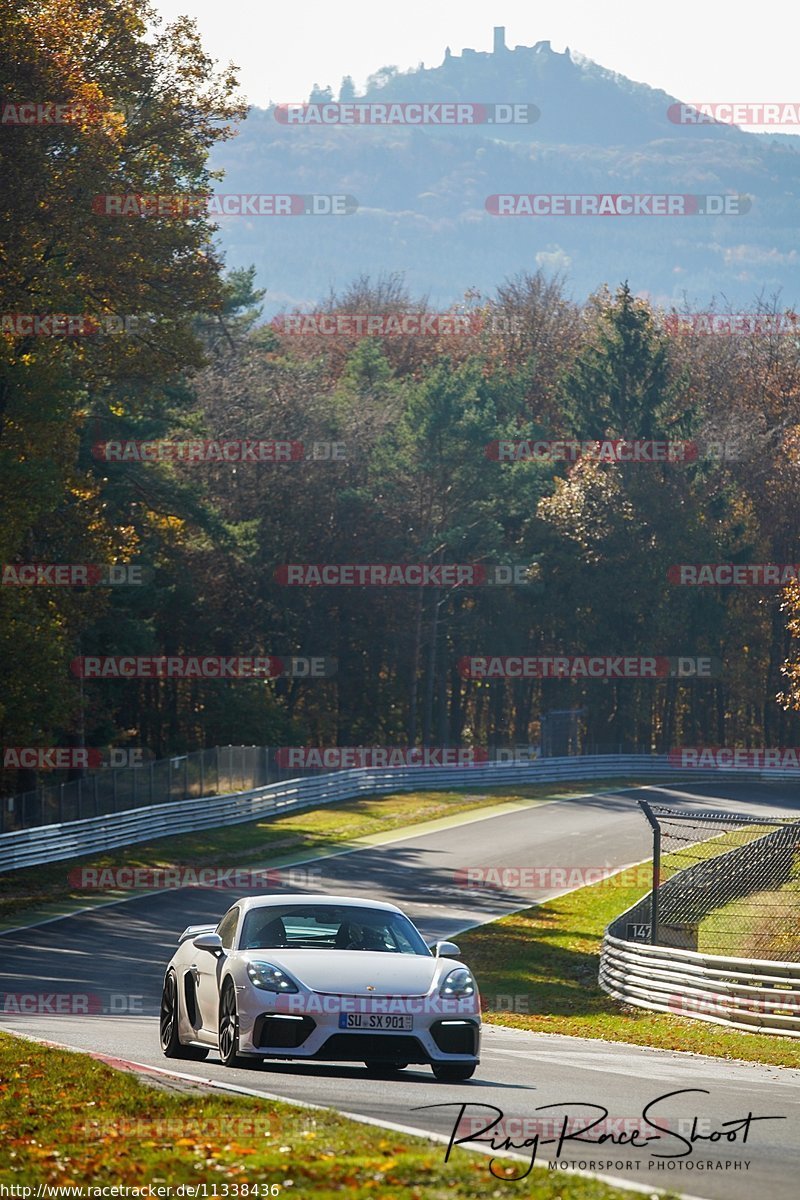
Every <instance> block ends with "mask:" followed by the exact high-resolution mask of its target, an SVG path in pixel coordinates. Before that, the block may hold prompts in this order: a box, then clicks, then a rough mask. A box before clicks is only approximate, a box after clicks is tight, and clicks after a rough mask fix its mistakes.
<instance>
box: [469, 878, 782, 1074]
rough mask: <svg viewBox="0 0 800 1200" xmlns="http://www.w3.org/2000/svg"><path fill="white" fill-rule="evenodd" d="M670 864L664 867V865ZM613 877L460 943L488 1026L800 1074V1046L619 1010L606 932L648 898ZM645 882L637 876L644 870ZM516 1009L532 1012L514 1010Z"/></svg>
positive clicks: (635, 886) (637, 885)
mask: <svg viewBox="0 0 800 1200" xmlns="http://www.w3.org/2000/svg"><path fill="white" fill-rule="evenodd" d="M665 861H666V860H665ZM629 875H630V872H622V874H621V875H620V876H610V877H609V878H608V879H606V880H603V881H602V882H600V883H596V884H594V885H592V886H591V887H584V888H580V889H579V890H578V891H575V892H571V893H570V894H569V895H567V896H562V897H561V898H560V899H558V900H550V901H548V902H547V903H546V904H542V905H541V906H538V907H536V908H529V909H526V910H525V911H523V912H519V913H514V914H513V915H512V916H509V917H503V918H501V919H500V920H499V921H493V922H492V923H491V924H489V925H484V926H481V927H480V928H477V929H473V930H470V931H469V932H468V933H463V934H462V933H460V934H459V935H458V944H459V946H460V947H461V950H462V952H463V955H464V959H465V961H466V962H468V963H469V965H470V966H471V967H472V968H473V969H474V971H475V973H476V975H477V977H478V981H479V984H480V988H481V996H482V997H483V1000H484V1003H485V1004H486V1005H487V1007H486V1010H485V1011H484V1014H483V1015H484V1019H485V1020H488V1021H493V1022H496V1023H497V1024H499V1025H511V1026H514V1027H515V1028H518V1029H532V1030H535V1031H537V1032H539V1033H562V1034H569V1035H571V1036H573V1037H587V1038H604V1039H606V1040H607V1041H611V1042H630V1043H633V1044H634V1045H638V1046H654V1047H657V1048H659V1049H663V1050H689V1051H693V1052H694V1053H696V1054H708V1055H713V1056H714V1057H715V1058H731V1059H734V1058H735V1059H744V1060H746V1061H748V1062H760V1063H772V1064H775V1065H777V1066H784V1067H798V1066H800V1043H799V1042H798V1041H795V1040H793V1039H790V1038H783V1037H776V1036H775V1035H770V1034H764V1033H744V1032H739V1031H738V1030H736V1029H726V1028H725V1027H724V1026H722V1025H715V1024H713V1023H712V1022H708V1021H697V1020H693V1019H692V1018H688V1017H679V1016H672V1015H670V1014H667V1013H651V1012H648V1011H647V1010H646V1009H641V1008H634V1007H633V1006H631V1005H626V1004H621V1003H620V1002H619V1001H617V1000H614V999H613V998H612V997H611V996H608V995H607V994H606V993H605V992H604V991H603V990H602V988H601V987H600V985H599V984H598V982H597V972H598V965H599V955H600V947H601V943H602V940H603V931H604V929H605V928H606V926H607V925H608V924H610V922H611V921H613V920H614V918H615V917H617V916H619V915H620V913H622V912H624V911H625V910H626V909H628V908H630V906H631V905H632V904H634V903H635V902H636V901H637V900H638V899H640V898H641V896H642V895H643V894H646V892H647V891H648V890H649V889H647V888H643V887H642V884H641V882H638V881H637V880H634V881H633V882H632V883H627V881H626V879H627V877H629ZM637 876H638V872H637ZM508 1004H511V1005H512V1006H516V1008H517V1009H518V1010H519V1009H527V1011H509V1010H508V1009H507V1008H505V1007H503V1006H504V1005H508Z"/></svg>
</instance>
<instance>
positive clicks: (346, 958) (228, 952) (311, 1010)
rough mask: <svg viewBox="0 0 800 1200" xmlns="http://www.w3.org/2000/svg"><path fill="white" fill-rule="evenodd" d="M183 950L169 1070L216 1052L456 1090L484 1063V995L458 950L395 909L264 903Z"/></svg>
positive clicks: (249, 906)
mask: <svg viewBox="0 0 800 1200" xmlns="http://www.w3.org/2000/svg"><path fill="white" fill-rule="evenodd" d="M178 941H179V945H178V949H177V950H176V952H175V954H174V955H173V957H172V960H171V962H170V963H169V965H168V967H167V970H166V974H165V976H164V990H163V993H162V998H161V1022H160V1033H161V1049H162V1050H163V1052H164V1054H165V1055H166V1056H167V1057H168V1058H196V1059H199V1058H205V1057H206V1055H207V1054H208V1052H209V1050H210V1049H214V1050H217V1051H218V1052H219V1056H220V1058H221V1059H222V1062H223V1063H224V1064H225V1065H226V1066H241V1065H243V1064H244V1063H245V1062H247V1061H248V1060H249V1061H252V1059H253V1058H260V1059H264V1058H275V1059H297V1060H312V1061H324V1062H363V1063H364V1064H365V1065H366V1067H367V1070H368V1071H370V1072H371V1073H372V1074H375V1075H381V1076H387V1075H392V1074H393V1073H394V1072H396V1071H400V1070H402V1069H403V1068H404V1067H406V1066H408V1065H409V1064H410V1063H429V1064H430V1065H431V1067H432V1068H433V1073H434V1075H435V1076H436V1078H437V1079H442V1080H450V1081H456V1080H463V1079H469V1078H470V1076H471V1075H472V1074H473V1073H474V1071H475V1068H476V1066H477V1065H478V1062H479V1061H480V1059H479V1050H480V1025H481V1015H480V996H479V994H478V985H477V983H476V982H475V979H474V978H473V976H472V973H471V972H470V971H469V970H468V969H467V967H465V966H463V965H462V964H460V963H458V962H456V961H455V959H454V956H455V955H457V954H458V953H459V949H458V947H457V946H454V945H453V943H452V942H436V943H435V944H434V945H433V946H430V947H429V946H428V945H427V944H426V942H425V941H424V939H423V937H422V935H421V934H420V932H419V930H417V929H416V928H415V926H414V925H412V923H411V921H410V920H409V919H408V917H406V916H405V915H404V914H403V913H402V912H401V911H400V909H399V908H396V907H395V906H394V905H393V904H382V903H379V902H378V901H375V900H357V899H353V898H351V897H348V896H328V895H300V894H298V895H288V894H283V895H281V894H274V895H269V896H253V897H250V898H248V899H245V900H237V901H236V903H235V904H234V905H233V906H232V907H231V908H230V909H228V911H227V913H226V914H225V916H224V917H223V918H222V920H221V921H220V922H219V924H218V925H216V926H214V925H190V926H189V928H188V929H185V930H184V931H183V933H182V934H181V936H180V938H179V939H178Z"/></svg>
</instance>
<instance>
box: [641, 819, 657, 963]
mask: <svg viewBox="0 0 800 1200" xmlns="http://www.w3.org/2000/svg"><path fill="white" fill-rule="evenodd" d="M639 807H640V808H641V810H642V812H643V813H644V815H645V817H646V818H647V823H648V824H649V826H650V828H651V829H652V830H653V886H652V889H651V892H650V944H651V945H652V946H655V945H656V944H657V942H658V889H659V887H660V886H661V826H660V825H659V823H658V821H657V820H656V819H655V817H654V816H653V810H652V809H651V807H650V805H649V804H648V803H647V801H646V800H640V801H639Z"/></svg>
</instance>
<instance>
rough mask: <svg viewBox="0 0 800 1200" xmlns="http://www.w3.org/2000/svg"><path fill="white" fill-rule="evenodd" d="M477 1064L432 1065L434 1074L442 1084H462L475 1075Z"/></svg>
mask: <svg viewBox="0 0 800 1200" xmlns="http://www.w3.org/2000/svg"><path fill="white" fill-rule="evenodd" d="M477 1065H478V1064H477V1063H465V1064H463V1065H462V1064H461V1063H431V1067H432V1069H433V1073H434V1075H435V1076H436V1078H437V1079H440V1080H441V1081H442V1083H462V1082H463V1081H464V1080H465V1079H471V1078H472V1076H473V1075H474V1074H475V1068H476V1067H477Z"/></svg>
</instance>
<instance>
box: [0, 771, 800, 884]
mask: <svg viewBox="0 0 800 1200" xmlns="http://www.w3.org/2000/svg"><path fill="white" fill-rule="evenodd" d="M726 775H727V776H728V777H731V776H733V777H734V778H736V779H742V778H750V779H797V778H798V773H797V772H796V771H781V770H775V769H770V770H763V771H745V770H737V771H735V772H731V771H728V772H725V771H721V770H703V771H691V772H687V771H686V769H685V768H683V769H679V768H676V767H674V766H671V765H670V763H669V761H668V759H667V756H666V755H639V754H627V755H625V754H600V755H591V756H589V755H587V756H585V757H574V756H570V757H566V758H547V759H537V760H535V761H533V762H525V763H513V762H511V763H496V762H486V763H476V764H474V765H470V766H464V767H422V766H420V767H390V768H383V769H376V768H369V767H360V768H356V769H353V770H347V771H333V772H330V773H328V774H323V775H317V776H313V777H310V778H301V779H289V780H284V781H283V782H281V783H272V784H268V785H267V786H265V787H258V788H253V789H251V790H249V791H241V792H234V793H231V794H230V795H225V796H211V797H203V798H193V799H190V800H180V801H172V802H171V803H168V804H157V805H151V806H148V807H143V808H142V807H140V808H132V809H127V810H125V811H123V812H117V813H113V814H110V815H105V816H99V817H86V818H84V819H82V820H80V821H68V822H63V823H60V824H51V825H43V826H37V827H34V828H32V829H22V830H17V831H16V832H14V833H5V834H2V835H0V871H2V870H14V869H16V868H19V867H28V866H34V865H36V864H39V863H47V862H58V861H60V860H62V859H65V858H74V857H78V856H81V855H87V854H93V853H97V852H98V851H104V850H110V849H113V848H115V847H119V846H130V845H134V844H136V843H137V842H144V841H152V840H154V839H155V838H159V837H169V836H171V835H172V834H177V833H191V832H195V831H197V830H201V829H213V828H214V827H216V826H223V825H236V824H240V823H242V822H246V821H254V820H257V819H258V818H260V817H270V816H274V815H277V814H280V813H284V812H296V811H298V810H300V809H305V808H319V807H321V806H322V805H325V804H333V803H335V802H336V801H338V800H354V799H357V798H358V797H360V796H382V795H386V794H387V793H391V792H414V791H419V790H423V789H425V790H432V789H446V788H464V787H469V788H475V789H480V788H485V787H497V786H503V785H506V784H512V785H513V784H537V783H556V782H558V781H559V780H570V781H575V780H581V779H587V780H588V779H591V780H597V779H612V778H613V779H620V778H635V779H637V780H638V779H646V778H656V777H659V778H662V779H669V780H671V781H672V782H674V781H675V780H676V779H677V778H678V777H680V778H681V779H683V780H691V781H699V780H703V779H714V778H719V777H720V776H726Z"/></svg>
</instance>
